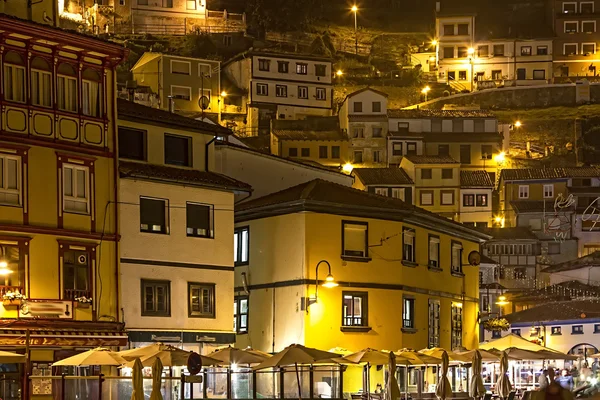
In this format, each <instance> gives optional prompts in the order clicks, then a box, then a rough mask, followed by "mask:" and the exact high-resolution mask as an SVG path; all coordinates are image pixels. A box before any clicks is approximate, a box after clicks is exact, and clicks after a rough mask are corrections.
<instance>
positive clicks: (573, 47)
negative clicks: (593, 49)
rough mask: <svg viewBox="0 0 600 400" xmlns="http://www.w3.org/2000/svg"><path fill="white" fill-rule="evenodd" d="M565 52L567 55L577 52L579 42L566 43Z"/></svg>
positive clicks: (564, 45)
mask: <svg viewBox="0 0 600 400" xmlns="http://www.w3.org/2000/svg"><path fill="white" fill-rule="evenodd" d="M563 54H564V55H565V56H572V55H575V54H577V43H564V44H563Z"/></svg>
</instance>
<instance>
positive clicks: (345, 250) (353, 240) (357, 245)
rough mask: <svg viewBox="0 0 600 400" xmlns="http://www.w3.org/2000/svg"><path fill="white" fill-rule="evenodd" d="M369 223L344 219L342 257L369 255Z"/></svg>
mask: <svg viewBox="0 0 600 400" xmlns="http://www.w3.org/2000/svg"><path fill="white" fill-rule="evenodd" d="M368 237H369V224H368V223H366V222H353V221H342V257H344V256H346V257H363V258H365V257H368V256H369V248H368Z"/></svg>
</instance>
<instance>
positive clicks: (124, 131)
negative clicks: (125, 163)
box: [118, 126, 147, 161]
mask: <svg viewBox="0 0 600 400" xmlns="http://www.w3.org/2000/svg"><path fill="white" fill-rule="evenodd" d="M118 134H119V158H127V159H130V160H139V161H146V135H147V132H146V131H142V130H138V129H132V128H126V127H124V126H120V127H119V133H118Z"/></svg>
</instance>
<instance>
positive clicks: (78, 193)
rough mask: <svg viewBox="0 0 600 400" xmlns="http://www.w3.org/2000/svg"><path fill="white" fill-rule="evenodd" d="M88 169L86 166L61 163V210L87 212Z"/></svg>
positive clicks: (88, 197) (88, 191)
mask: <svg viewBox="0 0 600 400" xmlns="http://www.w3.org/2000/svg"><path fill="white" fill-rule="evenodd" d="M89 193H90V170H89V169H88V167H84V166H81V165H73V164H63V210H64V211H66V212H75V213H85V214H87V213H88V212H89V200H90V195H89Z"/></svg>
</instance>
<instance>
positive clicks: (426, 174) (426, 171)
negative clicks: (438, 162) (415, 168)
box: [421, 168, 432, 179]
mask: <svg viewBox="0 0 600 400" xmlns="http://www.w3.org/2000/svg"><path fill="white" fill-rule="evenodd" d="M431 175H432V172H431V168H421V179H431Z"/></svg>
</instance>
